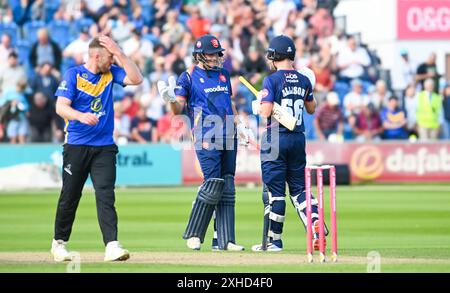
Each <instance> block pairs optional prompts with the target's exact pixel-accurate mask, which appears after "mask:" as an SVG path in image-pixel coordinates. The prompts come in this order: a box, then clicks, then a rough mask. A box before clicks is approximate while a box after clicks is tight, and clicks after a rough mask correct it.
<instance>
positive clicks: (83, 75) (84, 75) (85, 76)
mask: <svg viewBox="0 0 450 293" xmlns="http://www.w3.org/2000/svg"><path fill="white" fill-rule="evenodd" d="M81 77H83V78H88V77H89V76H88V74H87V73H83V74H82V75H81Z"/></svg>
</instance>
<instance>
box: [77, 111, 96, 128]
mask: <svg viewBox="0 0 450 293" xmlns="http://www.w3.org/2000/svg"><path fill="white" fill-rule="evenodd" d="M78 121H80V122H81V123H83V124H87V125H91V126H94V125H96V124H97V123H98V117H97V116H96V115H95V114H94V113H81V115H80V117H79V118H78Z"/></svg>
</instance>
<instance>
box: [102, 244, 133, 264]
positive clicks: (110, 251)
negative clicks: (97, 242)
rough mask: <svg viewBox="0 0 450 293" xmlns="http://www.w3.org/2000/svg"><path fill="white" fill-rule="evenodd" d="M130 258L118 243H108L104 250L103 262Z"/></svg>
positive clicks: (127, 252)
mask: <svg viewBox="0 0 450 293" xmlns="http://www.w3.org/2000/svg"><path fill="white" fill-rule="evenodd" d="M129 258H130V252H129V251H128V250H126V249H123V248H122V246H121V245H120V243H119V241H110V242H108V244H107V245H106V248H105V261H123V260H127V259H129Z"/></svg>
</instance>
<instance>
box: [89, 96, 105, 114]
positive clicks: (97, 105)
mask: <svg viewBox="0 0 450 293" xmlns="http://www.w3.org/2000/svg"><path fill="white" fill-rule="evenodd" d="M102 108H103V104H102V99H101V98H96V99H94V100H92V102H91V110H92V111H94V112H100V111H101V110H102Z"/></svg>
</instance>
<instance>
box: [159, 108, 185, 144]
mask: <svg viewBox="0 0 450 293" xmlns="http://www.w3.org/2000/svg"><path fill="white" fill-rule="evenodd" d="M188 123H189V120H186V117H185V116H182V115H174V114H173V112H172V111H170V108H169V105H166V114H164V116H163V117H161V119H159V120H158V122H157V130H158V136H159V141H160V142H162V143H173V142H182V141H190V129H189V127H188Z"/></svg>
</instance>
